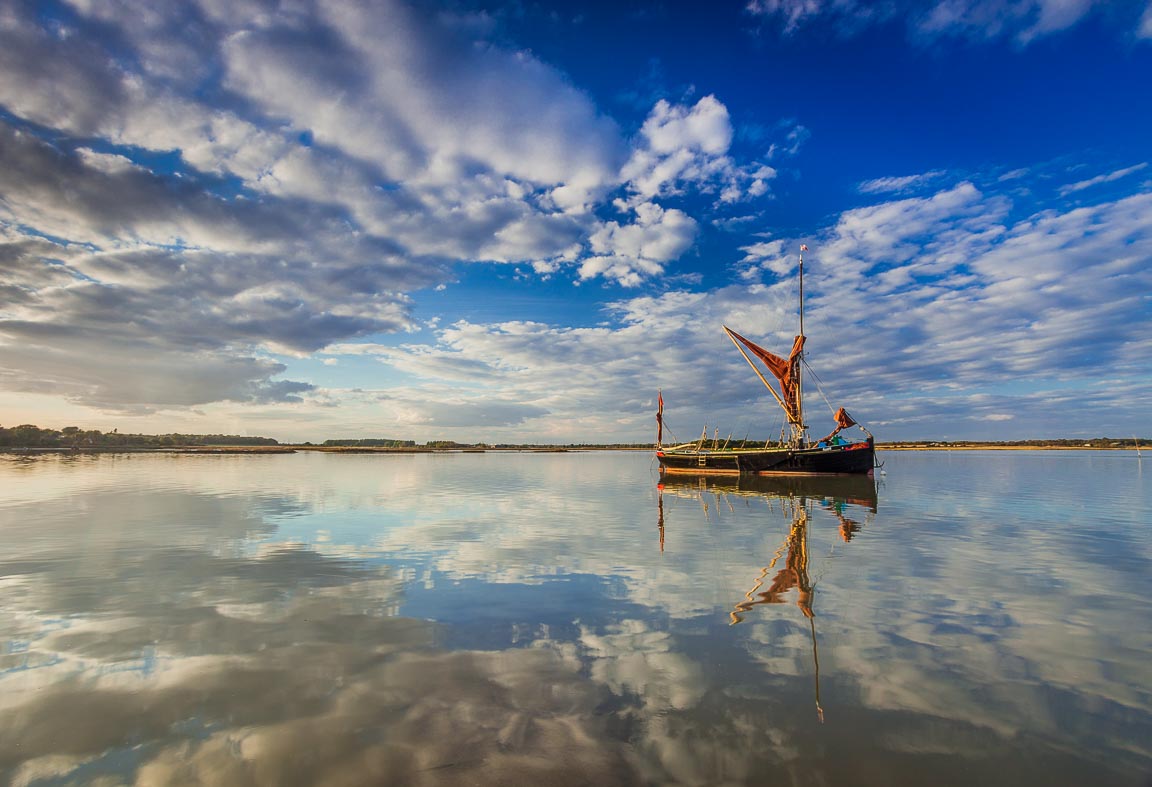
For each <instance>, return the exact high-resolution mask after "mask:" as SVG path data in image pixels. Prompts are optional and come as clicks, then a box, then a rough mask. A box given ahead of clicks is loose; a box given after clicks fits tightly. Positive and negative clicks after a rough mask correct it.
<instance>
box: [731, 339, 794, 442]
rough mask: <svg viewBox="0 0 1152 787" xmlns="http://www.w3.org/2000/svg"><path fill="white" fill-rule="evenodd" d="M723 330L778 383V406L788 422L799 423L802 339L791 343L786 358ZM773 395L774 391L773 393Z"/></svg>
mask: <svg viewBox="0 0 1152 787" xmlns="http://www.w3.org/2000/svg"><path fill="white" fill-rule="evenodd" d="M724 330H725V331H726V332H727V333H728V335H729V336H731V337H732V339H734V340H735V341H737V342H739V343H740V344H742V345H744V346H745V347H747V348H748V349H749V351H751V352H752V354H753V355H755V356H756V357H757V358H759V359H760V360H761V361H763V362H764V365H765V366H766V367H768V371H770V372H772V375H773V376H774V377H775V378H776V379H777V380H779V381H780V396H779V397H778V399H779V401H780V405H781V406H782V407H783V408H784V413H785V414H786V415H787V416H788V422H789V423H792V424H799V423H801V414H800V357H801V354H802V353H803V351H804V337H803V336H797V337H796V339H795V340H794V341H793V342H792V351H791V352H790V353H788V357H787V358H782V357H781V356H779V355H776V354H775V353H772V352H769V351H768V350H765V349H764V348H763V347H761V346H759V345H758V344H756V343H754V342H750V341H748V340H747V339H745V338H744V337H743V336H741V335H740V334H738V333H736V331H734V330H732V329H731V328H729V327H727V326H725V327H724ZM773 393H775V391H773Z"/></svg>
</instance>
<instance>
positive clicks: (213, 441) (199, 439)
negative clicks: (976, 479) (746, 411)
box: [0, 424, 1152, 451]
mask: <svg viewBox="0 0 1152 787" xmlns="http://www.w3.org/2000/svg"><path fill="white" fill-rule="evenodd" d="M705 443H706V444H708V445H711V444H712V443H713V441H711V440H706V441H705ZM279 445H282V443H280V441H278V440H275V439H274V438H271V437H249V436H245V435H224V434H209V435H196V434H176V433H173V434H162V435H149V434H131V433H126V432H120V431H118V430H116V429H113V430H112V431H111V432H101V431H99V430H96V429H81V428H80V427H78V426H66V427H64V428H63V429H42V428H40V427H39V426H35V425H34V424H21V425H19V426H12V427H7V428H5V427H3V426H0V448H58V449H59V448H77V449H79V448H121V447H122V448H177V447H197V446H279ZM300 445H304V446H312V445H313V443H301V444H300ZM725 445H726V447H728V448H756V447H760V446H762V445H763V443H762V442H761V441H747V440H733V441H729V442H726V443H725ZM879 445H880V446H881V447H884V446H892V447H913V446H927V447H930V448H937V447H939V448H946V447H957V448H965V447H975V446H984V445H995V446H1007V447H1020V448H1132V447H1134V446H1139V447H1140V448H1144V447H1147V446H1149V445H1152V440H1149V439H1148V438H1144V437H1128V438H1117V437H1091V438H1084V437H1061V438H1051V439H1044V438H1039V439H1033V440H903V441H885V442H882V443H879ZM319 446H321V447H326V448H384V449H387V448H396V449H405V448H417V447H418V446H420V444H419V443H417V442H416V441H415V440H398V439H391V438H375V437H373V438H367V437H366V438H356V439H339V440H325V441H324V442H323V443H320V444H319ZM422 447H423V448H427V449H433V450H436V449H440V450H444V449H447V450H452V449H463V448H484V449H496V450H499V449H517V448H536V449H544V448H551V449H563V448H566V449H574V450H585V451H587V450H595V449H597V448H650V447H651V443H564V444H555V443H547V444H545V443H494V444H493V443H459V442H456V441H455V440H429V441H428V442H426V443H424V444H423V446H422ZM717 447H719V446H718V445H717Z"/></svg>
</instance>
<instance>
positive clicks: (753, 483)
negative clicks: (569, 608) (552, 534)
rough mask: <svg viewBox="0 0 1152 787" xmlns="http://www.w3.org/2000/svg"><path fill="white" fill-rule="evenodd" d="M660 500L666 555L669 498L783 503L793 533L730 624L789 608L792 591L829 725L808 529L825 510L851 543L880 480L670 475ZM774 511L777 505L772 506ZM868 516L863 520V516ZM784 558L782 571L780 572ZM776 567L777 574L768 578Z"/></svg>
mask: <svg viewBox="0 0 1152 787" xmlns="http://www.w3.org/2000/svg"><path fill="white" fill-rule="evenodd" d="M658 489H659V495H658V496H657V509H658V518H657V522H658V527H659V530H660V551H661V552H663V551H664V527H665V522H664V495H665V494H673V495H676V496H682V497H699V498H700V500H701V502H702V503H703V504H704V505H705V511H707V504H706V503H704V501H703V495H702V493H704V492H710V493H712V494H713V495H715V496H716V498H717V499H718V500H722V501H725V502H726V503H727V504H728V505H729V506H731V500H730V498H731V497H733V496H736V497H745V498H748V497H751V498H757V497H758V498H764V499H766V500H768V501H769V502H770V503H774V504H778V505H779V511H780V512H781V513H782V514H783V515H784V516H785V517H786V518H790V520H791V524H790V527H789V530H788V535H787V537H786V538H785V539H784V541H783V542H782V543H781V544H780V546H779V547H777V549H776V551H775V553H774V554H773V555H772V558H771V560H770V561H769V562H768V565H766V566H764V568H763V569H762V570H761V571H760V574H759V575H758V576H757V577H756V578H755V580H754V581H753V583H752V587H751V588H749V590H748V592H747V593H745V594H744V598H743V600H741V601H739V602H737V603H736V604H735V605H733V607H732V610H731V611H730V612H729V613H728V617H729V619H730V624H731V625H733V626H735V625H736V624H738V623H743V622H744V619H745V616H746V615H748V614H749V613H751V612H753V609H754V608H755V607H757V606H760V605H766V604H785V603H787V601H788V600H789V597H790V593H791V591H793V590H794V591H795V599H796V606H797V607H798V608H799V609H800V611H801V613H803V615H804V617H805V618H806V619H807V620H808V630H809V634H810V636H811V638H812V668H813V682H814V686H815V693H816V715H817V717H818V718H819V720H820V721H821V722H823V721H824V708H823V706H822V705H821V704H820V653H819V648H818V644H817V639H816V611H815V609H814V608H813V602H814V600H815V595H816V582H815V581H813V579H812V575H811V572H810V568H811V552H810V550H809V530H810V527H811V522H812V513H813V510H814V509H817V508H819V509H823V510H825V511H827V512H828V513H830V514H831V515H832V516H833V517H835V519H836V520H838V521H839V523H840V532H839V537H840V539H841V540H842V541H843V542H844V543H848V542H849V541H851V540H852V539H853V537H855V536H856V535H857V534H858V533H859V532H860V531H861V529H862V528H863V527H865V526H866V525H868V524H871V523H872V521H873V518H874V516H875V514H876V509H877V503H878V499H877V493H876V482H875V480H874V479H873V478H871V477H870V476H784V477H775V478H773V477H771V476H740V477H738V478H732V477H727V478H724V477H717V476H699V477H695V478H688V477H669V476H665V477H664V478H663V480H662V483H661V484H659V486H658ZM771 508H772V509H775V508H776V506H775V505H773V506H771ZM861 515H862V516H863V521H861V520H860V519H859V518H854V517H860V516H861ZM781 558H783V560H784V565H783V567H780V568H777V566H778V565H779V563H780V560H781ZM773 569H776V573H775V574H773V575H772V578H771V579H769V578H768V577H769V574H771V573H772V571H773Z"/></svg>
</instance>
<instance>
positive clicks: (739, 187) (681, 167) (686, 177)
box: [621, 96, 776, 202]
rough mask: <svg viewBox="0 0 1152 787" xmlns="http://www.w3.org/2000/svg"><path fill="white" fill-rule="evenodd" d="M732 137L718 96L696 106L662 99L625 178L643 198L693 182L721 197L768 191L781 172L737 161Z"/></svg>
mask: <svg viewBox="0 0 1152 787" xmlns="http://www.w3.org/2000/svg"><path fill="white" fill-rule="evenodd" d="M732 136H733V130H732V123H731V121H730V119H729V116H728V109H727V107H725V106H724V105H723V104H722V103H721V102H720V101H718V100H717V99H716V97H715V96H705V97H704V98H702V99H700V100H699V101H698V102H696V104H695V105H693V106H691V107H688V106H686V105H683V104H671V103H669V102H668V101H665V100H661V101H659V102H658V103H657V104H656V106H655V107H654V108H653V109H652V112H651V114H650V115H649V116H648V119H647V120H645V121H644V125H643V127H641V129H640V135H639V138H638V140H637V145H636V149H635V150H634V152H633V153H632V157H631V158H630V159H629V161H628V163H627V164H625V166H624V169H623V170H622V172H621V178H622V179H623V180H624V181H625V182H626V183H627V184H628V188H629V190H631V191H632V192H633V193H634V194H635V195H636V198H637V199H638V200H640V201H644V200H651V199H653V198H655V197H660V196H667V195H670V194H676V193H679V192H680V191H681V190H682V189H684V188H686V187H688V186H692V187H694V188H696V189H698V190H700V191H702V192H704V193H718V194H719V201H721V202H736V201H739V200H743V199H748V198H750V197H757V196H761V195H763V194H765V193H766V192H767V190H768V187H767V184H768V181H770V180H772V179H773V178H774V177H775V176H776V171H775V170H774V169H773V168H771V167H769V166H766V165H763V164H753V165H747V166H739V165H737V164H736V162H734V161H733V160H732V159H731V158H730V157H729V156H728V155H727V154H728V149H729V146H730V145H731V143H732Z"/></svg>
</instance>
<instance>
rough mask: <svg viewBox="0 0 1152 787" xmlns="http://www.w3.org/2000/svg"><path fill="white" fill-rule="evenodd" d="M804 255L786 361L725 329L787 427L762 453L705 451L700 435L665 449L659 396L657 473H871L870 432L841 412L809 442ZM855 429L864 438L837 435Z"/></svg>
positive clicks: (725, 449)
mask: <svg viewBox="0 0 1152 787" xmlns="http://www.w3.org/2000/svg"><path fill="white" fill-rule="evenodd" d="M807 250H808V247H807V246H801V247H800V332H799V335H797V336H796V338H795V340H794V341H793V343H792V349H791V351H790V352H789V354H788V357H787V358H784V357H782V356H780V355H776V354H775V353H772V352H769V351H768V350H766V349H764V348H763V347H760V346H759V345H757V344H755V343H753V342H751V341H749V340H748V339H746V338H744V337H743V336H741V335H740V334H738V333H736V332H735V331H733V330H732V329H731V328H729V327H728V326H723V328H724V332H725V333H726V334H727V335H728V338H729V339H731V340H732V343H733V344H735V345H736V349H737V350H739V351H740V354H741V355H743V356H744V360H746V361H747V362H748V364H749V365H750V366H751V367H752V370H753V371H754V372H756V375H757V377H759V378H760V381H761V382H762V383H764V386H765V387H766V388H767V389H768V391H769V392H770V393H771V394H772V396H773V398H774V399H775V400H776V403H777V404H779V405H780V407H781V408H783V410H784V415H785V419H786V422H785V426H784V428H783V429H781V435H780V440H779V442H778V443H776V444H774V445H773V444H765V445H764V446H763V447H760V448H748V447H747V446H742V447H739V448H728V447H727V444H725V446H722V447H719V446H718V445H717V443H718V441H716V440H713V441H711V447H707V444H708V442H709V441H707V440H706V439H705V436H704V435H701V438H700V440H698V441H696V442H692V443H683V444H681V445H675V446H668V447H665V446H664V445H663V433H664V396H663V393H660V394H658V395H657V400H658V406H657V411H656V429H657V432H656V459H657V460H658V461H659V462H660V472H662V473H692V474H695V475H706V474H720V475H745V474H750V475H862V474H867V473H871V472H872V469H873V467H874V465H875V461H876V446H875V440H874V439H873V437H872V433H871V432H869V431H868V430H867V429H865V428H864V427H863V426H862V425H860V424H859V423H857V422H856V420H855V419H853V418H852V416H850V415H849V414H848V413H847V412H846V411H845V410H844V408H843V407H841V408H840V409H839V410H837V411H836V413H835V414H834V415H833V419H834V420H835V422H836V428H835V429H833V430H832V432H831V433H830V434H829V435H828V436H827V437H825V438H823V439H821V440H816V441H813V440H811V439H810V437H809V434H808V425H807V424H806V423H805V422H804V393H803V388H804V379H803V374H802V367H803V366H804V365H806V364H805V361H804V343H805V341H806V340H807V337H806V336H805V335H804V252H805V251H807ZM750 354H751V355H750ZM753 356H754V357H755V358H756V359H757V360H759V361H760V362H761V364H763V366H764V368H765V369H766V370H767V372H768V374H770V375H771V376H772V377H773V378H775V381H776V384H777V386H779V391H777V390H776V388H775V387H773V385H772V383H771V382H770V381H769V379H768V377H767V376H766V375H765V374H764V372H763V371H761V369H760V367H759V366H757V364H756V362H755V361H753V360H752V358H753ZM853 426H856V427H858V428H859V429H860V430H861V431H862V432H863V433H864V434H865V435H866V438H865V439H863V440H845V439H844V438H843V437H842V436H841V434H840V432H841V431H843V430H844V429H848V428H850V427H853Z"/></svg>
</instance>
